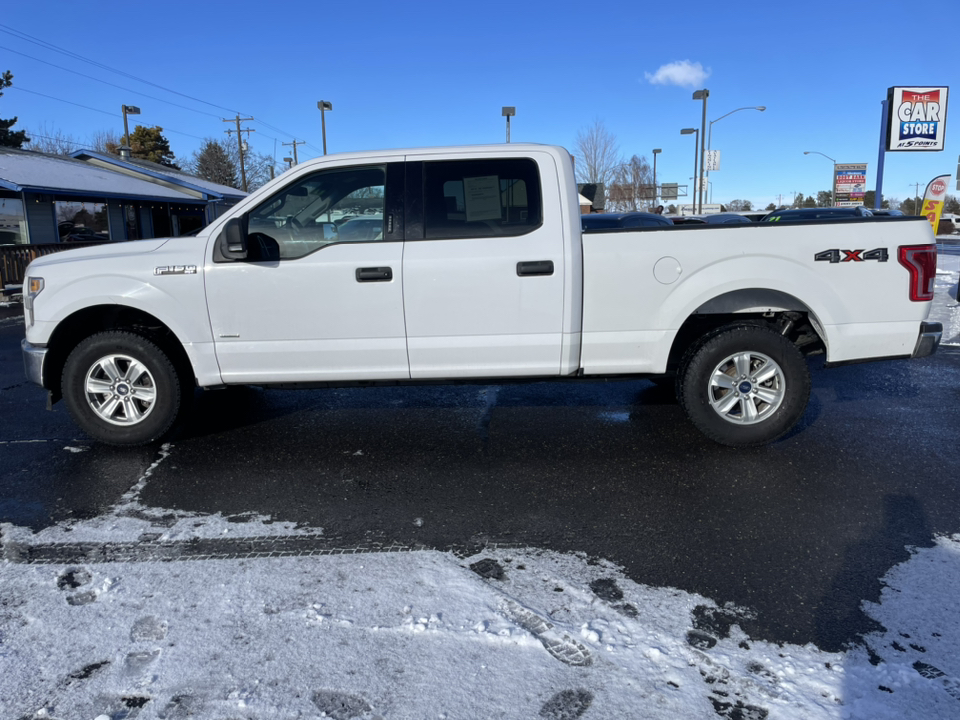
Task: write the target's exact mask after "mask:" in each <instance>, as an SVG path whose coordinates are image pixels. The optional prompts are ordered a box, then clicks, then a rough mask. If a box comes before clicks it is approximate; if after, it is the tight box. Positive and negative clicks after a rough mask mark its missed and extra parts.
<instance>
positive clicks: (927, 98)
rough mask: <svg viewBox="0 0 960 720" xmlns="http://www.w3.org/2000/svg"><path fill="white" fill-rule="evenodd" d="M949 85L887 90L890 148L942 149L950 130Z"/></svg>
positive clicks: (888, 148)
mask: <svg viewBox="0 0 960 720" xmlns="http://www.w3.org/2000/svg"><path fill="white" fill-rule="evenodd" d="M947 90H948V88H946V87H892V88H889V89H888V90H887V107H888V108H889V112H890V123H889V125H888V126H887V146H886V149H887V150H891V151H918V150H920V151H938V150H943V144H944V136H945V134H946V129H947Z"/></svg>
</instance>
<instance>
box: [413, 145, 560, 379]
mask: <svg viewBox="0 0 960 720" xmlns="http://www.w3.org/2000/svg"><path fill="white" fill-rule="evenodd" d="M534 156H535V157H529V156H527V157H524V156H519V155H518V156H516V157H509V156H507V157H501V158H489V157H486V158H469V156H465V157H464V158H463V159H458V160H444V161H430V160H429V156H425V157H422V158H421V157H416V156H408V157H407V186H408V193H412V192H414V188H420V187H422V188H423V194H422V205H419V206H416V209H417V210H418V211H420V212H422V225H418V224H417V223H416V220H417V218H412V217H411V215H412V214H413V213H411V212H409V210H408V217H407V220H408V225H407V228H408V232H407V237H406V243H405V245H406V247H405V249H404V257H403V275H404V308H405V317H406V323H407V347H408V350H409V356H410V374H411V377H413V378H455V377H478V378H480V377H491V378H492V377H509V376H532V375H557V374H559V372H560V357H561V344H562V339H563V335H562V332H563V287H564V282H563V281H564V256H563V231H562V228H561V208H560V206H559V202H560V201H559V198H560V191H559V188H558V182H557V170H556V168H555V167H554V166H553V160H552V158H551V157H550V156H549V155H547V154H545V153H544V154H542V155H541V154H537V153H535V154H534ZM541 164H543V167H544V172H543V173H541V172H540V166H541ZM409 207H410V205H409V195H408V209H409Z"/></svg>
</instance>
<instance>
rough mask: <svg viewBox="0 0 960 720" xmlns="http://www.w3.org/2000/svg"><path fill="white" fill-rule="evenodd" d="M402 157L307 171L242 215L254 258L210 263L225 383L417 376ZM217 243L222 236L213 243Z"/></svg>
mask: <svg viewBox="0 0 960 720" xmlns="http://www.w3.org/2000/svg"><path fill="white" fill-rule="evenodd" d="M402 171H403V168H402V163H395V164H388V163H386V162H383V163H377V162H376V161H374V162H372V163H367V164H364V165H363V166H359V167H338V168H332V169H328V170H319V171H316V172H313V173H309V174H305V175H300V176H299V177H297V178H295V179H294V180H293V182H291V183H290V184H288V185H287V186H285V187H284V188H282V189H281V190H278V191H277V192H276V193H274V194H273V195H271V196H269V197H268V198H267V199H266V200H264V201H263V202H262V203H260V204H259V205H257V206H256V207H255V208H254V209H253V210H251V211H250V212H248V213H247V214H246V216H245V220H246V232H247V237H248V246H249V257H248V259H247V260H244V261H224V260H223V259H222V258H221V259H220V261H218V260H217V259H216V258H215V257H214V256H213V254H211V257H210V258H209V260H208V262H207V266H206V268H205V273H206V291H207V298H208V302H207V305H208V308H209V313H210V324H211V328H212V330H213V337H214V343H215V347H216V354H217V360H218V362H219V364H220V372H221V376H222V377H223V380H224V382H226V383H257V382H311V381H314V382H315V381H336V380H393V379H404V378H409V377H410V373H409V364H408V362H407V348H406V334H405V328H404V318H403V263H402V260H403V242H402V227H401V226H400V225H401V224H402V223H400V219H399V218H397V219H395V218H394V217H393V216H392V214H391V212H389V211H390V209H391V208H392V204H391V203H393V202H394V199H393V198H394V197H395V196H396V197H400V196H402V192H403V179H402V177H403V172H402ZM215 245H216V240H214V242H213V243H212V246H215Z"/></svg>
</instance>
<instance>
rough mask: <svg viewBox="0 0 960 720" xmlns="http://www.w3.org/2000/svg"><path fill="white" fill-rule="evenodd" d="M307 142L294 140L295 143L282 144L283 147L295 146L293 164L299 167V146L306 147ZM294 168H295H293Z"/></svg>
mask: <svg viewBox="0 0 960 720" xmlns="http://www.w3.org/2000/svg"><path fill="white" fill-rule="evenodd" d="M306 143H307V141H306V140H297V139H296V138H294V140H293V142H288V143H282V144H283V145H293V164H294V165H299V164H300V161H299V160H298V159H297V145H306ZM291 167H293V166H291Z"/></svg>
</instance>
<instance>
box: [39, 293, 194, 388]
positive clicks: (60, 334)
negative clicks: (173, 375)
mask: <svg viewBox="0 0 960 720" xmlns="http://www.w3.org/2000/svg"><path fill="white" fill-rule="evenodd" d="M107 330H129V331H131V332H134V333H137V334H138V335H142V336H143V337H146V338H147V339H149V340H151V341H153V342H154V343H156V344H157V345H158V346H159V347H160V348H161V349H162V350H163V351H164V352H165V353H166V354H167V356H168V357H169V358H170V361H171V362H172V363H173V366H174V368H175V369H176V370H177V373H178V374H179V375H180V378H181V382H184V381H186V382H193V381H194V371H193V365H192V363H191V362H190V358H189V356H188V355H187V352H186V350H185V349H184V346H183V342H182V341H181V340H180V338H179V337H177V335H176V333H175V332H174V331H173V330H171V329H170V327H169V326H167V324H166V323H164V322H163V321H162V320H160V319H159V318H157V317H155V316H154V315H151V314H150V313H148V312H146V311H144V310H140V309H138V308H134V307H130V306H129V305H117V304H110V305H91V306H89V307H85V308H82V309H80V310H76V311H74V312H73V313H72V314H70V315H68V316H67V317H65V318H64V319H63V320H61V321H60V322H59V323H58V324H57V327H56V329H55V330H54V331H53V333H52V334H51V335H50V339H49V340H48V341H47V357H46V359H45V361H44V366H43V386H44V387H45V388H47V390H49V391H50V392H51V394H52V397H51V399H52V401H53V402H56V401H57V400H59V399H60V398H61V397H62V391H61V387H60V383H61V375H62V374H63V368H64V365H65V364H66V361H67V357H68V356H69V355H70V352H71V351H72V350H73V348H75V347H76V346H77V344H78V343H80V342H81V341H83V340H84V339H85V338H88V337H90V336H91V335H94V334H96V333H99V332H104V331H107Z"/></svg>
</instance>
